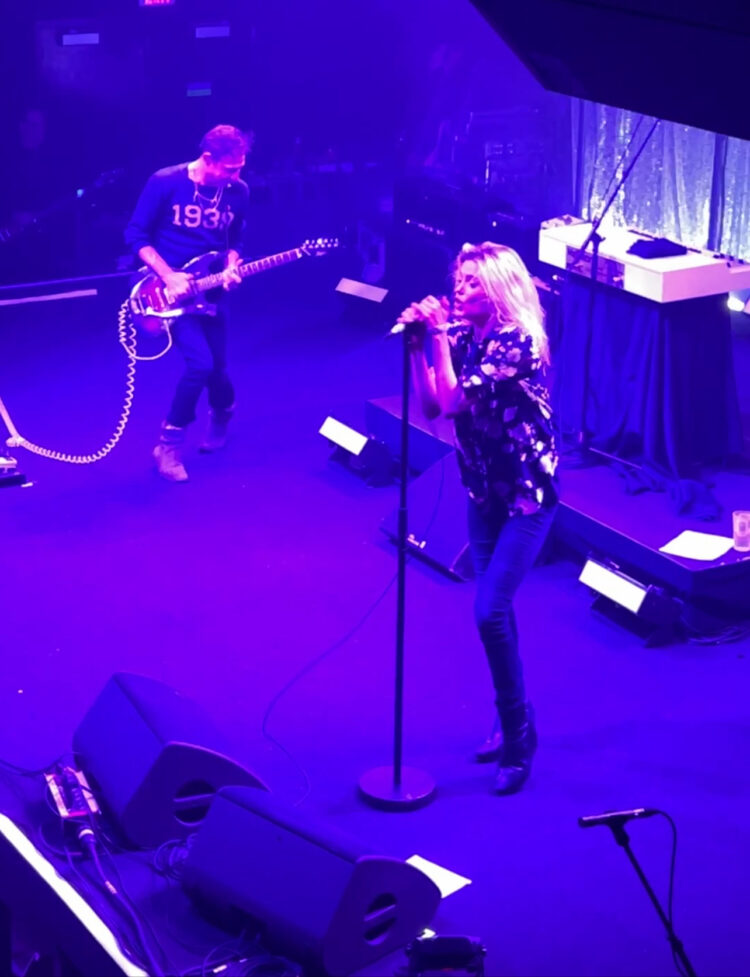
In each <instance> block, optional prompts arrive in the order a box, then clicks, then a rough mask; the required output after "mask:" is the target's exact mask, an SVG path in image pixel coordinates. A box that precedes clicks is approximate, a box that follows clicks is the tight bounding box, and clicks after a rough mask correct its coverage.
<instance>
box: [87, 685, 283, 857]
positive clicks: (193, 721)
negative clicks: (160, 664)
mask: <svg viewBox="0 0 750 977" xmlns="http://www.w3.org/2000/svg"><path fill="white" fill-rule="evenodd" d="M73 750H74V751H75V753H76V754H77V755H78V760H79V763H80V766H81V768H82V769H83V770H84V771H85V773H86V774H87V776H88V777H90V778H91V781H92V787H94V788H95V789H96V788H98V793H99V798H100V800H101V801H102V802H103V804H104V805H105V806H106V807H107V808H108V809H109V811H110V812H111V813H112V814H113V816H114V817H115V819H116V821H117V822H118V824H119V826H120V828H121V829H122V831H123V832H124V833H125V835H126V836H127V838H128V839H129V840H130V841H131V842H132V843H133V844H134V845H137V846H139V847H142V848H152V847H156V846H157V845H160V844H161V843H162V842H164V841H167V840H168V839H170V838H175V837H180V836H183V835H185V834H187V833H188V832H191V831H195V829H196V827H197V826H198V825H199V824H200V822H201V821H202V820H203V819H204V818H205V816H206V814H207V813H208V809H209V806H210V804H211V801H212V800H213V796H214V794H215V793H216V791H217V790H218V789H219V788H220V787H224V786H226V785H227V784H239V785H243V786H244V785H246V786H249V787H256V788H261V789H262V790H267V788H266V786H265V784H263V782H262V781H261V780H260V779H259V778H258V777H256V776H255V775H254V774H252V773H250V771H249V770H246V769H245V767H243V766H242V765H241V764H239V763H237V762H236V761H235V760H232V759H230V758H229V756H228V753H229V747H228V744H227V743H226V741H225V740H224V738H223V737H222V736H221V734H220V733H219V731H218V730H217V729H216V727H215V726H214V724H213V722H212V721H211V719H210V718H209V717H208V716H207V715H206V713H205V712H204V711H203V710H202V709H201V708H200V707H199V706H198V705H196V703H194V702H192V701H191V700H190V699H187V698H185V697H184V696H183V695H181V694H180V693H179V692H177V691H175V690H174V689H171V688H169V686H167V685H163V684H162V683H161V682H157V681H155V680H154V679H150V678H146V677H144V676H142V675H129V674H126V673H118V674H115V675H113V676H112V677H111V678H110V679H109V681H108V682H107V684H106V685H105V686H104V688H103V689H102V691H101V692H100V693H99V695H98V696H97V698H96V700H95V702H94V704H93V705H92V706H91V708H90V709H89V711H88V712H87V713H86V715H85V716H84V717H83V720H82V721H81V723H80V725H79V726H78V728H77V729H76V731H75V733H74V734H73Z"/></svg>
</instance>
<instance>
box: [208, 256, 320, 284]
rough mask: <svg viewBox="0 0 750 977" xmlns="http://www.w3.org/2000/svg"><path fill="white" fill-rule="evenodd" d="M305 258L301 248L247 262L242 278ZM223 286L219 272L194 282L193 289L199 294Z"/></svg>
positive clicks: (242, 271)
mask: <svg viewBox="0 0 750 977" xmlns="http://www.w3.org/2000/svg"><path fill="white" fill-rule="evenodd" d="M304 256H305V252H304V251H303V250H302V249H301V248H292V250H291V251H281V252H279V254H271V255H269V256H268V257H267V258H259V259H258V260H257V261H246V262H245V263H244V264H242V265H240V267H239V272H240V276H241V277H242V278H249V277H250V276H251V275H257V274H258V272H261V271H268V270H269V269H271V268H278V267H279V266H280V265H288V264H289V262H290V261H297V260H298V259H299V258H304ZM223 284H224V279H223V277H222V273H221V272H220V271H219V272H216V274H214V275H206V277H205V278H199V279H198V280H197V281H196V282H194V284H193V288H194V290H195V291H198V292H208V291H210V290H211V289H212V288H220V287H221V286H222V285H223Z"/></svg>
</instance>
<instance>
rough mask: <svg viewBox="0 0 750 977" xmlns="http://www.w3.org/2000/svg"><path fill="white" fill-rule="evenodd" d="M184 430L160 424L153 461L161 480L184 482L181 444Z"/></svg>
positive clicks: (185, 475)
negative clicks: (159, 434)
mask: <svg viewBox="0 0 750 977" xmlns="http://www.w3.org/2000/svg"><path fill="white" fill-rule="evenodd" d="M184 440H185V429H184V428H181V427H171V426H170V425H169V424H162V428H161V438H160V439H159V443H158V444H157V446H156V447H155V448H154V460H155V461H156V467H157V469H158V471H159V474H160V475H161V477H162V478H165V479H166V480H167V481H168V482H186V481H187V480H188V473H187V472H186V471H185V466H184V465H183V464H182V444H183V441H184Z"/></svg>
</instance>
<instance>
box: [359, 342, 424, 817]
mask: <svg viewBox="0 0 750 977" xmlns="http://www.w3.org/2000/svg"><path fill="white" fill-rule="evenodd" d="M401 338H402V343H403V367H402V376H401V391H402V392H401V466H400V467H401V471H400V478H401V484H400V486H399V508H398V594H397V598H396V691H395V698H394V730H393V766H392V767H375V768H374V769H372V770H368V771H367V772H366V773H364V774H362V776H361V777H360V779H359V791H360V794H361V795H362V797H363V798H364V799H365V800H366V801H367V803H368V804H371V805H372V806H373V807H376V808H379V809H380V810H385V811H414V810H416V809H417V808H419V807H424V805H425V804H429V802H430V801H431V800H432V798H433V795H434V793H435V781H434V780H433V778H432V777H431V776H430V774H428V773H426V772H425V771H423V770H418V769H416V768H414V767H405V766H403V765H402V753H403V726H404V630H405V625H406V558H407V542H406V538H407V530H408V508H407V485H408V482H409V389H410V386H411V376H410V372H411V371H410V366H411V363H410V353H409V338H410V330H409V327H408V326H406V325H405V326H404V329H403V331H402V337H401Z"/></svg>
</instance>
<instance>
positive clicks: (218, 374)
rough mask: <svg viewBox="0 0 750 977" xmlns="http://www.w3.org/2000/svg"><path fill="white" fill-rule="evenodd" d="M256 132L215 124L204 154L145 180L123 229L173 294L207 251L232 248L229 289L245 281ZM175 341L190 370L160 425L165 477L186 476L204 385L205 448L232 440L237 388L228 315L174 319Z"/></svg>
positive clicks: (158, 456)
mask: <svg viewBox="0 0 750 977" xmlns="http://www.w3.org/2000/svg"><path fill="white" fill-rule="evenodd" d="M249 148H250V137H249V136H248V135H246V134H245V133H243V132H241V131H240V130H239V129H236V128H235V127H234V126H229V125H219V126H214V128H213V129H211V130H210V131H209V132H207V133H206V135H205V136H204V137H203V139H202V140H201V144H200V150H201V152H200V156H199V157H198V158H197V159H194V160H193V161H192V162H190V163H179V164H178V165H177V166H169V167H167V168H166V169H162V170H158V171H157V172H156V173H154V174H153V176H151V177H150V178H149V180H148V181H147V183H146V185H145V187H144V188H143V191H142V192H141V195H140V198H139V199H138V203H137V204H136V207H135V211H134V212H133V216H132V217H131V219H130V222H129V224H128V226H127V228H126V230H125V240H126V242H127V244H128V246H129V247H130V248H131V249H132V250H133V251H134V252H135V253H136V254H137V255H138V257H139V258H140V260H141V261H142V262H144V264H146V265H147V266H148V267H149V268H150V269H151V271H153V272H154V273H155V274H157V275H158V276H159V277H160V278H161V279H162V281H163V282H164V284H165V286H166V288H167V293H168V294H169V295H170V297H172V298H178V297H183V296H187V295H189V294H190V291H191V287H192V283H191V276H190V275H188V274H186V273H185V272H182V271H180V270H179V269H180V268H181V267H182V266H183V265H184V264H185V263H186V262H187V261H189V260H190V259H192V258H196V257H198V256H199V255H201V254H203V253H205V252H206V251H223V252H225V254H226V258H225V266H224V271H223V278H224V288H225V289H226V290H229V289H231V288H234V287H236V285H238V284H239V283H240V281H241V278H240V274H239V271H238V266H239V265H240V264H241V259H240V255H239V252H238V250H237V249H238V246H239V242H240V237H241V233H242V228H243V225H244V223H245V220H246V216H247V210H248V200H249V192H248V188H247V184H246V183H245V182H244V181H243V180H242V179H240V172H241V170H242V168H243V167H244V165H245V161H246V157H247V153H248V151H249ZM172 329H173V338H174V344H175V346H176V347H177V349H179V350H180V352H181V353H182V355H183V358H184V360H185V372H184V374H183V375H182V377H181V379H180V381H179V382H178V384H177V389H176V391H175V394H174V399H173V400H172V405H171V407H170V408H169V411H168V413H167V416H166V419H165V421H164V422H163V424H162V427H161V436H160V439H159V443H158V444H157V445H156V447H155V448H154V459H155V460H156V465H157V468H158V470H159V474H160V475H162V477H164V478H166V479H168V480H169V481H172V482H185V481H187V478H188V475H187V472H186V471H185V466H184V464H183V461H182V449H183V443H184V439H185V429H186V428H187V426H188V425H189V424H190V423H192V422H193V421H194V420H195V408H196V405H197V403H198V399H199V397H200V395H201V393H202V392H203V388H204V387H205V388H206V389H207V390H208V403H209V407H210V415H209V417H210V421H209V428H208V432H207V434H206V437H205V438H204V440H203V443H202V444H201V450H202V451H215V450H216V449H218V448H221V447H223V445H224V443H225V442H226V437H227V428H228V425H229V421H230V419H231V416H232V411H233V410H234V388H233V387H232V383H231V381H230V379H229V376H228V374H227V367H226V321H225V317H224V314H223V313H222V312H221V311H219V313H218V314H217V315H215V316H209V315H197V314H191V313H186V314H185V315H182V316H180V317H178V318H177V319H175V320H174V324H173V326H172Z"/></svg>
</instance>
